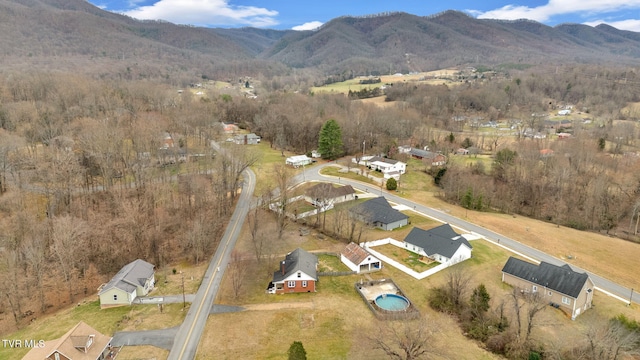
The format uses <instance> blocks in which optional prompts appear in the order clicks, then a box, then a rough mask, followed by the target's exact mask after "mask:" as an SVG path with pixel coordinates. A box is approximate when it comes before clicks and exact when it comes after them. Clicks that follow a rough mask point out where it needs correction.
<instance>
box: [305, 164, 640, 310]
mask: <svg viewBox="0 0 640 360" xmlns="http://www.w3.org/2000/svg"><path fill="white" fill-rule="evenodd" d="M329 165H333V164H331V163H329V164H323V165H320V166H314V167H311V168H308V169H306V171H305V174H304V176H303V175H302V174H300V175H297V176H296V178H295V181H296V182H301V181H303V179H306V181H314V180H315V181H332V182H336V177H334V176H325V175H321V174H320V169H322V168H323V167H325V166H329ZM337 180H338V182H340V183H341V184H345V185H346V184H348V185H351V186H353V187H354V188H357V189H359V190H363V191H368V192H370V193H372V194H381V195H383V196H384V197H386V198H387V200H390V201H392V202H394V203H397V204H402V205H405V206H408V207H411V208H415V210H416V211H418V212H420V213H423V214H425V215H427V216H430V217H432V218H434V219H436V220H439V221H441V222H445V223H449V224H451V225H452V226H456V227H458V228H460V229H462V230H464V231H466V232H473V233H476V234H478V235H480V236H483V237H484V238H485V239H487V240H489V241H492V242H494V243H496V244H499V245H500V246H502V247H504V248H506V249H509V250H511V251H514V252H516V253H519V254H521V255H524V256H526V257H529V258H531V259H534V260H537V261H545V262H548V263H550V264H554V265H559V266H561V265H565V264H567V263H566V262H564V261H562V260H560V259H558V258H556V257H554V256H551V255H549V254H547V253H545V252H542V251H540V250H537V249H534V248H532V247H529V246H527V245H524V244H522V243H520V242H518V241H516V240H513V239H510V238H508V237H506V236H504V235H502V234H499V233H496V232H494V231H491V230H488V229H485V228H483V227H482V226H479V225H475V224H473V223H470V222H468V221H465V220H463V219H460V218H457V217H455V216H451V215H449V214H447V213H445V212H443V211H439V210H436V209H432V208H430V207H427V206H424V205H421V204H419V203H416V202H413V201H411V200H409V199H405V198H402V197H400V196H397V195H395V194H394V193H392V192H388V191H386V190H381V189H380V187H379V186H375V185H371V184H366V183H363V182H360V181H354V180H350V179H345V178H338V179H337ZM568 265H569V266H570V267H571V268H572V269H573V270H575V271H579V272H586V273H587V274H589V276H590V277H591V280H593V283H594V284H595V286H596V290H600V291H604V292H605V293H608V294H609V295H613V296H615V297H617V298H619V300H621V301H626V302H629V300H630V299H631V301H633V302H634V303H639V302H640V295H638V294H637V293H636V292H633V295H632V290H631V289H629V288H626V287H624V286H621V285H619V284H616V283H615V282H613V281H611V280H608V279H605V278H603V277H601V276H598V275H596V274H594V273H592V272H589V271H586V270H584V269H581V268H579V267H576V266H574V265H572V264H568ZM630 271H631V270H630Z"/></svg>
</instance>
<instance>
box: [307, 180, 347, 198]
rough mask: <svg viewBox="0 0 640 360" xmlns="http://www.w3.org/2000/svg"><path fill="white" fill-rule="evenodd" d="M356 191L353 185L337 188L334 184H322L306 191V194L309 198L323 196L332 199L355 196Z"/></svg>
mask: <svg viewBox="0 0 640 360" xmlns="http://www.w3.org/2000/svg"><path fill="white" fill-rule="evenodd" d="M355 192H356V191H355V190H353V187H351V185H345V186H339V187H335V186H333V184H330V183H325V182H321V183H318V184H316V185H314V186H312V187H310V188H309V189H307V191H305V194H306V195H307V196H309V197H318V195H322V197H323V198H326V199H332V198H337V197H339V196H345V195H351V194H355Z"/></svg>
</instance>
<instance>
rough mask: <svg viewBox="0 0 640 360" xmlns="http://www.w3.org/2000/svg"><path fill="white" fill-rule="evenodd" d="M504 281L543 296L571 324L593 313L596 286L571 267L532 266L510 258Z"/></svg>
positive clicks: (504, 269)
mask: <svg viewBox="0 0 640 360" xmlns="http://www.w3.org/2000/svg"><path fill="white" fill-rule="evenodd" d="M502 281H503V282H505V283H507V284H509V285H511V286H514V287H516V288H519V289H520V290H521V291H522V292H523V293H539V294H540V296H542V297H543V299H544V301H546V302H549V304H550V305H552V306H554V307H556V308H559V309H562V310H564V311H566V312H567V313H568V314H569V315H570V316H571V320H575V318H576V317H577V316H578V315H580V314H581V313H582V312H584V311H585V310H587V309H590V308H591V306H592V301H593V289H594V284H593V281H592V280H591V278H590V277H589V275H588V274H586V273H580V272H577V271H573V270H572V269H571V267H570V266H569V265H567V264H565V265H563V266H557V265H553V264H549V263H547V262H544V261H543V262H541V263H540V265H536V264H532V263H529V262H526V261H523V260H520V259H516V258H514V257H510V258H509V260H507V262H506V263H505V264H504V267H503V268H502Z"/></svg>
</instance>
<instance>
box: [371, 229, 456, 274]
mask: <svg viewBox="0 0 640 360" xmlns="http://www.w3.org/2000/svg"><path fill="white" fill-rule="evenodd" d="M387 244H391V245H394V246H397V247H399V248H401V249H404V242H402V241H398V240H396V239H392V238H386V239H381V240H374V241H367V242H364V243H360V246H362V247H364V248H365V249H367V251H369V252H370V253H371V255H373V256H375V257H377V258H378V259H380V260H382V261H383V262H385V263H387V264H389V265H391V266H393V267H395V268H396V269H398V270H400V271H402V272H404V273H405V274H407V275H410V276H412V277H414V278H415V279H418V280H422V279H424V278H426V277H428V276H431V275H433V274H435V273H437V272H438V271H440V270H443V269H446V268H447V267H449V266H450V265H453V264H451V263H444V264H440V265H438V266H436V267H433V268H431V269H429V270H426V271H423V272H421V273H419V272H417V271H415V270H413V269H410V268H409V267H407V266H405V265H403V264H400V263H399V262H397V261H395V260H393V259H390V258H388V257H387V256H385V255H382V254H381V253H379V252H377V251H375V250H373V249H372V247H376V246H381V245H387Z"/></svg>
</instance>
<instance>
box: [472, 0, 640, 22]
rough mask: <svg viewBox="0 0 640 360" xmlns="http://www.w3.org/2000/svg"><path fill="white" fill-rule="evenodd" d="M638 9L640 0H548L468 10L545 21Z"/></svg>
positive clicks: (496, 16) (480, 15) (486, 15)
mask: <svg viewBox="0 0 640 360" xmlns="http://www.w3.org/2000/svg"><path fill="white" fill-rule="evenodd" d="M629 9H640V0H607V1H602V0H549V2H548V3H547V4H545V5H541V6H537V7H529V6H524V5H505V6H503V7H501V8H499V9H495V10H489V11H484V12H483V11H478V10H469V13H471V14H473V15H476V16H477V17H478V18H479V19H504V20H517V19H531V20H536V21H539V22H545V21H547V20H549V19H550V18H551V17H553V16H557V15H564V14H577V13H582V14H583V15H594V14H600V13H609V12H615V11H620V10H629Z"/></svg>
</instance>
